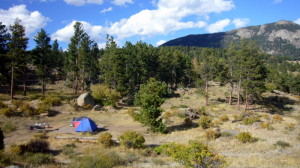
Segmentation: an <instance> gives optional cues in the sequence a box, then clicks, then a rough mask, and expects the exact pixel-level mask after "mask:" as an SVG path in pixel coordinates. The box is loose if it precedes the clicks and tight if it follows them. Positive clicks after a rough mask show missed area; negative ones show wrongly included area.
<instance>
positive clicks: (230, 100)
mask: <svg viewBox="0 0 300 168" xmlns="http://www.w3.org/2000/svg"><path fill="white" fill-rule="evenodd" d="M230 87H231V88H230V96H229V103H228V104H229V105H232V93H233V89H234V84H233V83H230Z"/></svg>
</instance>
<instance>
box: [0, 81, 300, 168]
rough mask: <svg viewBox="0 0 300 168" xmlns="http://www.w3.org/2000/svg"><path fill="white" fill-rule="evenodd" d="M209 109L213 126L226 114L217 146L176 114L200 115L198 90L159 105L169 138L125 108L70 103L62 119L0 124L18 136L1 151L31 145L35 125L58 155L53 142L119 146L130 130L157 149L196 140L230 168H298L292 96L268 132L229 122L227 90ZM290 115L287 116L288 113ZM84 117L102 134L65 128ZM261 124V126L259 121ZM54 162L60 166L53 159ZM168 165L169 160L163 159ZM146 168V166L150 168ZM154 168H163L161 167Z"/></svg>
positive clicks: (299, 128)
mask: <svg viewBox="0 0 300 168" xmlns="http://www.w3.org/2000/svg"><path fill="white" fill-rule="evenodd" d="M210 90H211V93H210V105H209V107H207V108H206V112H207V113H208V114H209V116H211V117H212V118H213V119H214V121H216V123H218V122H217V121H218V118H219V117H220V116H221V115H224V114H226V115H227V116H228V117H229V121H226V122H219V124H216V127H218V128H219V129H220V131H221V132H230V133H231V136H229V137H220V138H217V139H216V140H207V138H206V137H205V131H206V130H204V129H202V128H200V127H198V126H197V122H198V120H194V121H193V123H194V124H192V126H189V127H186V126H185V125H184V119H183V118H180V117H178V110H176V109H178V108H176V107H175V106H177V107H178V106H180V105H185V106H187V107H190V108H194V109H197V108H198V109H199V108H201V107H203V106H204V98H203V97H202V96H201V95H200V94H199V93H197V89H186V90H181V91H180V92H179V94H180V96H178V97H174V98H170V99H167V100H166V101H165V103H164V104H163V105H162V108H163V109H164V111H165V112H169V113H170V114H171V116H170V117H169V118H168V121H169V122H168V128H169V130H170V132H169V133H168V134H155V133H150V132H148V131H147V127H143V126H142V125H141V124H140V123H139V122H137V121H134V120H133V118H132V117H131V116H129V115H128V114H127V110H128V108H131V107H122V108H120V109H115V110H113V111H112V112H108V111H105V110H101V111H92V110H79V111H76V110H74V108H73V107H72V106H71V105H70V104H69V103H68V102H64V103H63V105H62V106H57V107H53V108H54V109H55V110H56V111H59V112H60V113H59V114H58V115H56V116H54V117H40V118H26V117H13V118H6V117H2V116H1V118H0V122H2V123H5V122H11V123H13V124H15V125H16V126H17V130H16V131H15V132H12V133H10V134H6V135H5V145H6V146H9V145H10V144H18V143H23V142H27V141H29V140H30V139H31V138H32V137H33V136H34V135H35V134H36V131H30V130H28V129H27V125H28V124H34V123H37V122H38V123H48V124H49V125H50V127H51V128H49V130H48V136H49V137H51V138H52V140H51V141H50V142H51V147H52V148H53V149H61V147H62V146H63V144H66V142H65V141H63V140H59V139H56V140H53V138H55V137H81V138H82V137H91V138H94V139H97V138H98V137H99V136H100V135H101V134H102V133H103V132H110V133H111V134H112V135H113V139H114V140H117V139H118V136H120V135H121V134H122V133H124V132H125V131H127V130H134V131H137V132H140V133H142V134H143V135H144V137H145V139H146V142H145V145H146V146H158V145H161V144H165V143H169V142H176V143H184V144H187V143H188V142H189V141H190V140H199V141H203V142H204V143H206V144H208V145H209V146H210V147H211V149H212V150H214V151H215V152H216V153H218V154H220V155H223V156H225V157H226V159H227V160H228V161H229V163H230V165H229V167H232V168H250V167H263V168H264V167H266V168H267V167H274V168H277V167H278V168H279V167H280V168H281V167H285V168H297V167H300V159H299V158H300V140H299V137H300V103H299V102H300V99H299V97H296V96H292V95H287V94H284V95H280V94H283V93H280V94H279V95H278V94H277V96H285V97H288V98H289V99H292V100H293V101H294V103H293V104H285V107H290V108H285V109H282V110H281V112H282V114H283V120H282V121H280V122H274V123H272V129H266V128H262V127H261V126H259V125H258V124H253V125H243V124H242V123H241V122H232V121H233V120H234V115H239V114H241V113H242V111H243V109H240V110H239V109H238V108H237V107H236V105H228V104H227V103H226V102H223V100H226V97H225V96H223V95H224V92H226V91H227V88H225V87H219V86H213V87H211V88H210ZM250 108H251V110H250V112H252V113H255V114H258V115H260V116H265V117H264V118H266V121H267V120H269V119H271V118H272V117H273V116H274V115H275V114H271V113H269V111H267V110H266V109H265V108H264V107H262V106H261V105H252V106H250ZM286 109H288V110H286ZM79 116H87V117H90V118H91V119H93V120H94V121H95V123H96V124H97V125H98V127H99V128H100V131H99V132H97V133H95V134H84V133H78V132H75V129H74V127H70V126H69V123H70V122H71V121H72V118H73V117H79ZM261 118H262V119H261V120H262V122H265V120H264V118H263V117H261ZM288 125H293V128H292V129H287V127H288ZM240 132H250V133H251V134H252V136H253V137H255V138H256V139H257V141H256V142H254V143H246V144H244V143H241V142H239V141H238V140H237V139H236V138H235V135H237V134H238V133H240ZM277 141H285V142H287V143H289V144H290V147H286V148H282V147H280V146H276V145H274V144H275V143H276V142H277ZM93 145H95V144H86V145H85V144H84V143H83V144H81V146H82V147H83V148H85V147H93ZM57 159H58V160H64V159H63V157H62V158H59V156H58V158H57ZM147 159H148V161H149V159H150V160H151V158H144V160H143V161H140V162H137V163H136V164H135V165H134V166H133V167H153V164H150V161H149V162H147ZM167 160H168V159H167ZM148 163H149V164H148ZM155 167H164V166H163V165H160V166H155ZM165 167H180V165H178V164H176V163H175V162H172V161H170V160H169V161H168V164H166V165H165Z"/></svg>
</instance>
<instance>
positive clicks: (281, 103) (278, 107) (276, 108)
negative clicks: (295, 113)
mask: <svg viewBox="0 0 300 168" xmlns="http://www.w3.org/2000/svg"><path fill="white" fill-rule="evenodd" d="M295 103H296V101H295V100H292V99H290V98H288V97H283V96H269V97H266V98H263V101H262V103H259V104H260V105H264V106H266V107H267V108H268V109H269V112H270V113H271V114H281V115H282V114H284V112H291V111H292V110H293V109H294V108H293V107H287V105H294V104H295Z"/></svg>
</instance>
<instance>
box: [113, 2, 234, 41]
mask: <svg viewBox="0 0 300 168" xmlns="http://www.w3.org/2000/svg"><path fill="white" fill-rule="evenodd" d="M157 6H158V8H157V9H156V10H142V11H140V12H139V13H137V14H135V15H132V16H131V17H129V18H128V19H122V20H120V21H119V22H115V23H113V24H112V25H111V28H110V34H115V35H118V37H119V38H126V37H129V36H133V35H142V36H151V35H156V34H167V33H169V32H172V31H176V30H181V29H187V28H203V27H204V26H206V23H205V22H204V21H198V22H193V21H186V22H183V21H181V20H182V19H183V18H185V17H187V16H191V15H196V16H206V15H208V14H210V13H220V12H223V11H229V10H231V9H233V8H234V5H233V2H232V1H226V0H198V1H195V0H186V1H179V0H160V1H159V2H158V4H157Z"/></svg>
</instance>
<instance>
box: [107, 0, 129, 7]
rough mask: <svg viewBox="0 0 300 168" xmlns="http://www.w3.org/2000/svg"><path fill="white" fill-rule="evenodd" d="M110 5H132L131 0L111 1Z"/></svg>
mask: <svg viewBox="0 0 300 168" xmlns="http://www.w3.org/2000/svg"><path fill="white" fill-rule="evenodd" d="M111 3H113V4H115V5H118V6H124V5H126V4H127V3H128V4H133V0H113V1H112V2H111Z"/></svg>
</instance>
